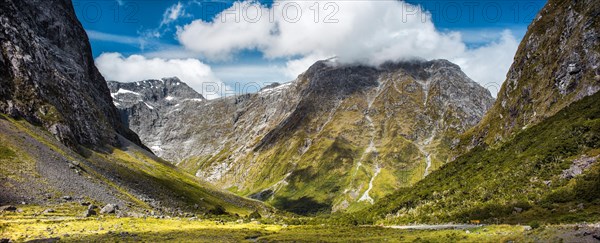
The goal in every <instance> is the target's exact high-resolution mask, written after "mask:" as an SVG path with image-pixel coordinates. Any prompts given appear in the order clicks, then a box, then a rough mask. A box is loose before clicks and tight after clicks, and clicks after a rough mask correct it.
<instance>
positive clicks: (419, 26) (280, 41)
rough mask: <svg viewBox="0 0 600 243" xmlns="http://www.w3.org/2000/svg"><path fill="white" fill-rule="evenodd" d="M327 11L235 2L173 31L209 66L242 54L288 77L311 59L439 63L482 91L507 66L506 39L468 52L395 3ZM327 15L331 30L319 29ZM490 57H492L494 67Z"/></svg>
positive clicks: (339, 4)
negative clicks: (253, 53)
mask: <svg viewBox="0 0 600 243" xmlns="http://www.w3.org/2000/svg"><path fill="white" fill-rule="evenodd" d="M327 3H330V5H325V4H326V3H325V2H319V6H318V7H319V8H318V9H319V11H318V14H315V13H316V11H315V6H316V5H315V2H309V1H298V2H290V1H285V0H276V1H275V2H274V3H273V5H272V7H271V8H268V7H266V6H264V5H261V4H260V3H257V2H254V1H249V2H242V3H240V2H238V3H236V4H234V5H233V6H232V7H231V8H229V9H227V10H225V11H223V12H222V13H220V14H219V15H217V16H216V17H215V18H214V19H213V20H212V21H209V22H207V21H203V20H196V21H193V22H191V23H190V24H188V25H185V26H183V27H179V28H178V31H177V38H178V40H179V42H180V43H181V44H182V45H183V46H184V47H185V48H186V49H188V50H189V51H192V52H194V53H197V54H198V55H200V56H202V57H205V58H208V59H211V60H227V59H229V58H231V57H232V56H233V55H234V54H236V53H238V52H240V51H244V50H258V51H260V52H262V53H263V55H264V56H265V57H266V58H273V59H277V58H286V59H290V58H291V60H290V61H288V63H287V67H288V69H287V71H288V75H287V76H288V77H292V76H293V77H295V76H296V75H298V74H299V73H300V72H302V71H304V70H306V68H308V66H310V65H311V64H312V63H313V61H315V60H316V58H321V59H322V58H327V57H332V56H337V57H338V60H339V61H341V62H345V63H354V62H360V63H367V64H373V65H377V64H380V63H382V62H385V61H389V60H392V61H395V60H403V59H410V58H424V59H438V58H443V59H448V60H450V61H454V62H460V63H458V64H459V65H464V66H463V68H464V70H465V72H466V73H467V74H468V75H469V76H471V77H472V78H473V79H474V80H476V81H478V82H479V83H480V84H482V85H484V86H486V84H487V83H489V82H490V81H491V82H496V81H497V80H503V79H504V77H505V75H506V72H507V71H508V67H509V66H510V63H511V62H512V56H511V58H510V60H509V58H507V57H508V56H510V55H512V54H514V51H516V48H517V45H516V44H515V43H516V41H515V40H514V37H513V36H512V35H511V34H510V33H509V32H505V33H504V34H503V35H502V38H500V40H498V41H496V42H493V43H492V44H489V45H485V46H483V47H481V48H477V49H469V48H467V45H466V44H465V42H464V40H463V38H462V35H461V33H460V32H446V31H440V30H438V29H437V28H436V27H435V25H434V24H433V22H432V21H431V14H430V13H428V12H425V11H423V10H422V9H421V8H420V7H418V6H415V5H411V4H407V3H404V2H402V1H328V2H327ZM298 6H299V9H300V12H301V13H302V14H301V15H298V14H297V13H298V11H296V10H297V9H296V7H298ZM257 10H259V11H257ZM286 10H287V11H286ZM335 10H338V11H337V12H335ZM286 12H287V15H285V14H284V13H286ZM257 13H260V14H259V15H260V17H258V16H259V15H258V14H257ZM331 13H335V14H334V15H330V14H331ZM328 15H329V16H330V17H331V18H329V19H328V20H330V21H329V22H334V23H326V22H325V20H326V17H327V16H328ZM296 17H298V18H296ZM296 20H297V21H296ZM315 20H317V21H316V22H315ZM332 20H333V21H332ZM507 54H508V55H507ZM490 55H496V56H494V60H491V59H492V58H489V57H490ZM486 56H487V59H485V57H486Z"/></svg>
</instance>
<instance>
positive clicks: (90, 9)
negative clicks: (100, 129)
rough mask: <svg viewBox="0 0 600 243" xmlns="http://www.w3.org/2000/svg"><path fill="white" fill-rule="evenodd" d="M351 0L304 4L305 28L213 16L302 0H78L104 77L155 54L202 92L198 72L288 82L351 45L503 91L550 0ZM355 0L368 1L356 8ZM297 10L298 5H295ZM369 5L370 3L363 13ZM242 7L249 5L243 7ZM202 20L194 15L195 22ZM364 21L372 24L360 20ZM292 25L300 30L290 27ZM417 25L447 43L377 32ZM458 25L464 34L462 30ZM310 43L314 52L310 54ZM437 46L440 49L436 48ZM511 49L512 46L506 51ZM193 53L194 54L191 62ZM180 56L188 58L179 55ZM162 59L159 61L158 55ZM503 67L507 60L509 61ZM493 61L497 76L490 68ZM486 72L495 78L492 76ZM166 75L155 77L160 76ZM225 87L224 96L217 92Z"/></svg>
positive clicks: (364, 56)
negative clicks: (236, 0)
mask: <svg viewBox="0 0 600 243" xmlns="http://www.w3.org/2000/svg"><path fill="white" fill-rule="evenodd" d="M349 2H350V1H346V2H329V1H320V2H319V1H306V0H304V1H300V2H298V3H301V4H304V5H310V6H309V7H307V8H305V9H304V12H303V15H302V16H301V18H303V19H302V20H301V21H299V22H298V23H302V22H303V21H304V20H305V19H306V18H310V19H311V20H312V19H313V18H315V19H317V18H318V19H319V21H320V22H323V23H315V26H314V27H312V25H306V24H304V25H302V24H297V25H296V26H297V27H296V26H294V25H291V24H290V25H284V24H281V23H278V24H271V25H269V24H265V25H264V28H263V27H260V26H261V25H260V24H250V25H244V26H241V27H240V26H238V27H232V26H235V25H231V24H228V25H226V24H219V23H215V24H211V23H213V22H219V21H215V20H214V18H215V17H217V19H219V16H221V15H219V14H220V13H221V12H222V11H223V10H226V9H228V10H232V9H234V10H246V11H250V13H249V14H247V15H252V13H254V12H252V11H253V10H255V9H257V8H256V6H260V7H263V8H265V9H272V10H273V12H274V13H279V12H281V11H283V10H278V8H282V7H281V6H282V5H285V7H286V9H288V12H287V13H288V15H290V14H289V13H290V12H289V11H290V10H289V9H290V8H287V7H288V4H289V3H294V4H295V2H292V1H283V2H281V1H280V2H277V3H276V4H275V6H273V2H272V1H260V4H258V3H254V5H255V6H254V8H250V7H249V8H245V7H246V6H250V5H233V1H228V0H217V1H202V0H145V1H140V0H132V1H130V0H74V1H73V3H74V7H75V11H76V13H77V16H78V18H79V19H80V21H81V22H82V24H83V26H84V28H85V29H86V31H87V32H88V36H89V37H90V42H91V44H92V49H93V54H94V57H95V58H99V59H97V64H98V63H99V62H104V63H100V64H106V65H100V64H99V65H98V66H99V69H100V71H101V72H102V73H103V75H104V76H105V77H107V76H108V77H107V79H111V78H112V79H114V78H120V79H127V80H119V81H134V80H135V78H136V77H135V76H133V77H132V76H131V75H135V73H133V74H131V75H129V74H121V72H126V71H127V70H121V69H119V66H118V65H116V64H114V65H110V64H111V63H114V62H113V61H111V60H118V61H122V62H123V63H122V64H123V65H120V66H126V65H125V64H127V65H130V66H127V67H130V69H131V67H137V66H133V65H141V66H139V67H140V69H144V68H145V69H148V67H153V66H148V61H149V60H152V59H160V60H161V61H163V62H164V63H167V64H168V65H165V69H169V67H172V68H171V69H172V70H169V71H168V72H164V75H172V74H177V70H187V69H188V68H192V69H194V68H195V69H198V70H197V71H196V72H195V73H192V74H188V75H183V76H187V77H189V78H188V79H190V80H183V81H185V82H188V83H192V86H193V87H194V88H195V89H196V90H199V91H200V92H203V93H204V91H202V89H203V88H204V87H203V86H202V85H201V83H202V82H203V81H201V80H200V81H199V80H195V79H206V80H210V81H215V82H223V83H224V84H225V85H228V86H230V87H229V88H232V89H236V90H239V89H240V87H236V86H239V85H236V83H241V86H243V84H244V83H248V82H262V83H269V82H275V81H278V82H286V81H290V80H292V79H293V77H294V75H297V74H299V73H298V72H301V71H299V70H302V69H303V68H305V67H306V66H307V65H308V63H311V62H312V61H314V60H316V59H319V58H321V57H327V55H336V56H343V55H346V54H347V53H350V54H347V55H348V57H347V60H348V61H349V62H350V61H351V62H356V61H360V62H363V61H364V62H369V63H377V62H379V61H382V60H379V59H380V58H377V57H373V54H372V52H373V51H379V50H384V49H385V50H387V49H390V50H397V51H396V53H395V54H396V56H398V58H403V57H404V58H405V57H407V55H409V54H408V53H409V52H410V55H411V56H414V57H418V56H420V57H423V58H426V59H431V58H446V59H449V60H451V61H454V62H456V63H458V64H459V65H461V66H463V65H464V66H465V67H463V69H464V70H465V72H466V73H467V74H468V75H469V76H470V77H471V78H473V79H474V80H476V81H477V82H479V83H480V84H482V85H483V86H486V87H488V88H490V90H491V91H492V93H494V92H495V91H496V90H494V89H497V86H499V85H500V84H499V83H501V82H502V81H501V80H503V79H504V77H503V76H504V75H505V73H504V74H502V71H503V70H504V69H507V67H508V66H509V65H510V62H511V60H512V57H511V55H514V52H515V51H516V47H517V45H518V42H519V41H520V40H521V39H522V38H523V36H524V34H525V32H526V30H527V26H528V25H529V23H530V22H531V21H532V20H533V18H534V17H535V16H536V14H537V12H538V11H539V10H540V9H541V8H542V7H543V6H544V4H545V3H546V1H545V0H532V1H505V0H496V1H490V0H486V1H441V0H408V1H406V3H408V5H398V4H393V2H394V1H388V0H380V1H376V3H372V2H367V1H362V2H361V1H353V2H352V3H349ZM327 3H333V4H331V5H335V6H329V5H326V4H327ZM304 5H303V6H304ZM354 5H364V6H358V7H355V6H354ZM378 5H382V6H378ZM383 5H385V6H383ZM236 6H237V7H236ZM242 6H244V7H242ZM298 6H299V5H298ZM315 6H316V8H315ZM403 6H406V7H403ZM415 6H421V7H422V8H423V9H424V10H425V11H426V12H418V11H417V10H415V9H413V8H412V7H415ZM292 7H294V6H292ZM291 9H292V12H294V11H293V10H294V8H291ZM315 9H318V13H319V14H318V17H315V15H314V14H312V13H310V11H316V10H315ZM362 9H364V12H363V11H362ZM394 11H395V12H394ZM241 12H243V11H240V12H237V13H238V14H239V13H241ZM307 12H308V13H307ZM226 13H232V12H230V11H229V12H226ZM315 13H316V12H315ZM233 15H235V14H233ZM291 15H294V14H291ZM295 16H298V15H295ZM328 16H330V19H334V20H337V21H338V23H333V24H329V25H328V26H326V27H323V26H324V25H326V24H324V22H325V20H326V18H327V17H328ZM331 16H333V17H331ZM380 16H392V18H390V19H391V20H387V21H388V22H384V23H383V24H382V22H379V21H380V20H379V17H380ZM394 16H396V17H394ZM400 16H402V17H400ZM221 17H223V16H221ZM225 17H226V18H228V19H227V20H230V19H232V18H233V19H235V18H236V16H227V15H225ZM237 17H238V18H240V19H241V22H244V21H245V20H246V19H245V18H244V17H246V16H241V17H240V16H237ZM249 19H251V17H249ZM263 19H267V17H264V15H263ZM298 19H300V17H298ZM386 19H387V18H386ZM405 19H406V20H407V21H406V23H403V24H395V23H389V22H393V21H396V22H402V20H405ZM286 20H287V19H286ZM355 20H356V21H358V20H360V23H358V24H356V23H353V24H350V23H348V22H351V21H355ZM415 20H422V21H421V22H428V23H427V24H423V23H418V22H419V21H416V22H415ZM194 21H196V22H195V23H194ZM370 21H372V24H371V23H369V22H370ZM246 22H247V21H246ZM364 22H367V23H364ZM242 24H243V23H242ZM246 24H248V23H246ZM369 24H371V25H369ZM238 25H239V24H238ZM354 25H355V26H357V27H356V30H352V28H354ZM363 25H365V26H367V28H361V27H360V26H363ZM288 26H291V27H288ZM430 26H433V28H435V30H428V29H429V27H430ZM338 27H339V28H338ZM265 28H267V29H268V30H266V29H265ZM279 28H281V31H282V33H283V34H282V35H281V36H277V37H274V39H273V40H272V41H271V40H270V39H269V40H266V39H268V38H267V36H268V35H269V33H273V31H274V30H277V31H279ZM286 28H288V29H289V28H292V30H291V31H290V30H288V29H286ZM369 28H372V29H377V28H382V29H385V30H386V31H388V32H383V33H381V31H371V30H370V29H369ZM414 28H417V29H418V28H423V29H425V30H427V31H423V36H425V37H423V38H425V42H427V43H429V40H431V43H432V44H431V45H439V46H426V47H423V48H424V49H423V50H422V51H420V50H418V49H419V48H421V46H419V45H416V46H415V44H414V43H417V44H418V43H419V41H423V38H417V40H416V41H413V42H410V41H408V40H407V41H406V42H407V43H406V45H398V44H397V43H390V42H385V41H382V40H381V37H380V36H379V35H381V36H383V37H385V36H386V34H387V35H395V34H398V33H409V34H408V35H410V36H409V37H410V38H412V36H415V35H421V33H420V32H410V31H411V30H412V29H414ZM178 29H179V31H178ZM338 29H339V32H340V33H341V34H340V35H336V34H331V32H338ZM260 31H269V32H264V33H266V34H264V35H265V40H262V38H261V36H260V35H258V34H257V33H259V32H260ZM286 31H287V32H286ZM319 31H321V32H319ZM323 31H324V32H323ZM344 31H345V32H344ZM428 31H429V32H428ZM285 33H288V34H285ZM289 33H291V34H289ZM305 33H306V34H305ZM415 33H417V34H415ZM452 33H458V34H459V35H460V38H457V37H456V36H455V35H453V34H452ZM310 34H313V35H323V36H324V38H323V40H324V42H325V43H324V44H322V45H321V44H319V41H320V40H319V39H318V37H314V36H313V37H312V38H313V39H310V37H307V38H309V39H307V40H306V41H304V39H305V38H304V35H306V36H308V35H310ZM254 35H258V36H254ZM275 35H277V34H275ZM286 35H288V36H286ZM369 35H377V36H378V37H377V38H375V37H373V38H370V37H368V36H369ZM337 37H339V38H340V39H339V40H337V41H338V42H340V45H341V47H338V46H340V45H337V43H336V42H334V41H333V42H332V41H331V40H329V39H335V38H337ZM325 38H329V39H325ZM355 38H356V41H357V43H363V44H364V45H367V46H368V47H371V45H372V43H377V44H375V45H379V46H376V47H373V48H374V49H372V50H371V49H365V48H363V49H365V51H364V52H362V53H361V52H357V51H355V49H361V45H357V46H356V47H355V48H354V47H353V46H352V45H351V44H348V43H347V42H348V41H349V39H355ZM238 39H239V40H238ZM405 39H407V37H402V38H400V39H397V41H396V42H402V41H403V40H405ZM294 41H296V42H294ZM330 42H331V43H330ZM271 43H276V44H271ZM305 43H306V44H307V45H310V44H311V43H312V44H313V45H314V46H307V47H306V48H301V47H298V46H299V45H304V44H305ZM365 43H368V44H365ZM411 43H412V44H411ZM457 43H462V44H463V45H464V47H465V50H462V51H460V52H452V51H449V52H448V53H445V52H446V50H447V49H452V48H456V49H461V47H460V45H458V47H456V45H457ZM364 45H363V46H364ZM311 48H312V49H315V51H314V52H312V51H311V50H312V49H311ZM427 48H428V49H427ZM414 49H417V50H414ZM407 50H410V51H407ZM439 50H442V51H439ZM369 52H370V53H369ZM388 52H389V51H388ZM388 52H385V53H388ZM107 53H112V54H113V55H112V56H107V55H105V56H104V57H102V54H107ZM405 53H406V55H405ZM432 53H433V54H432ZM436 53H440V54H439V55H437V54H436ZM504 53H508V54H506V55H505V54H504ZM117 54H118V55H117ZM392 54H394V52H392ZM496 54H497V55H498V60H497V62H498V64H497V65H496V64H490V67H481V68H478V67H476V66H477V65H475V64H477V63H481V59H482V58H483V57H484V56H488V58H494V55H496ZM132 55H139V56H141V57H140V58H138V59H136V60H137V61H133V60H131V59H129V58H130V57H131V56H132ZM396 56H394V55H390V56H385V58H388V59H394V58H395V57H396ZM111 58H112V59H111ZM382 58H384V57H382ZM190 59H193V62H191V61H190ZM500 59H502V60H500ZM177 60H180V61H181V62H176V61H177ZM183 60H187V61H190V62H187V61H183ZM155 61H156V60H155ZM141 63H144V64H141ZM154 64H155V65H158V66H160V62H157V63H154ZM300 64H302V65H300ZM177 65H180V66H181V67H179V66H177ZM495 66H502V68H497V67H495ZM292 67H295V68H292ZM486 68H487V69H489V70H487V69H486ZM492 69H493V72H494V74H490V73H491V72H492V71H491V70H492ZM207 70H208V71H207ZM140 73H141V74H143V75H140V76H142V77H140V79H142V78H148V77H153V76H145V75H158V76H160V75H161V74H162V73H161V72H159V71H156V70H154V72H142V71H140ZM149 73H153V74H149ZM486 75H494V76H490V77H488V76H486ZM158 76H157V77H154V78H160V77H158ZM176 76H179V75H176ZM498 76H500V77H498ZM180 78H181V77H180ZM222 95H224V94H220V95H217V96H222ZM225 95H227V94H225ZM214 97H216V96H214ZM214 97H213V98H214Z"/></svg>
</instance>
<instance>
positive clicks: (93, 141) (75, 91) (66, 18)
mask: <svg viewBox="0 0 600 243" xmlns="http://www.w3.org/2000/svg"><path fill="white" fill-rule="evenodd" d="M0 26H1V27H0V28H1V29H0V41H1V46H0V112H1V113H5V114H8V115H10V116H12V117H18V118H24V119H25V120H27V121H29V122H31V123H34V124H40V125H42V126H43V127H45V128H46V129H47V130H48V131H50V132H51V133H52V134H54V136H55V137H56V138H57V139H59V140H60V141H62V142H63V143H65V144H67V145H69V146H71V147H76V146H77V145H84V146H89V147H95V146H102V145H106V144H109V145H113V146H116V145H118V139H117V134H121V135H123V136H125V137H126V138H128V139H130V140H132V141H135V142H137V143H139V139H138V138H137V136H136V135H135V134H134V133H133V132H131V131H130V130H129V129H127V128H126V127H125V126H123V125H122V124H121V122H120V119H119V116H118V113H117V110H116V108H115V106H114V105H113V103H112V99H111V97H110V94H109V90H108V88H107V86H106V82H105V80H104V78H103V77H102V76H101V75H100V73H99V72H98V70H97V69H96V67H95V66H94V60H93V57H92V54H91V48H90V45H89V42H88V39H87V35H86V33H85V31H84V29H83V27H82V26H81V24H80V23H79V21H78V20H77V18H76V16H75V13H74V10H73V6H72V4H71V2H70V1H69V0H56V1H38V0H3V1H2V2H1V4H0Z"/></svg>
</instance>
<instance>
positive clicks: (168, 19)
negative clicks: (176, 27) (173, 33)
mask: <svg viewBox="0 0 600 243" xmlns="http://www.w3.org/2000/svg"><path fill="white" fill-rule="evenodd" d="M183 16H185V9H184V8H183V4H181V2H178V3H177V4H173V5H172V6H171V7H169V8H167V10H165V12H164V13H163V19H162V21H161V22H160V25H161V26H163V25H166V24H169V23H172V22H174V21H176V20H177V19H179V18H180V17H183Z"/></svg>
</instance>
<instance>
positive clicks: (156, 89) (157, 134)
mask: <svg viewBox="0 0 600 243" xmlns="http://www.w3.org/2000/svg"><path fill="white" fill-rule="evenodd" d="M108 87H109V89H110V92H111V96H112V97H113V99H114V104H115V105H116V106H117V108H119V111H120V115H121V120H123V121H124V123H125V124H126V125H127V126H128V127H129V128H131V129H132V130H134V131H136V133H137V134H138V135H139V136H140V138H142V140H143V141H144V143H145V144H146V145H148V146H149V147H151V149H152V150H153V151H154V152H155V153H156V154H157V155H159V156H163V157H165V158H169V159H171V158H173V157H171V156H169V155H168V154H165V151H164V150H163V149H162V139H167V138H168V137H169V136H172V135H176V134H175V133H177V131H178V130H179V129H177V128H176V127H180V126H185V124H186V123H179V122H184V121H179V120H178V119H177V118H175V117H173V116H171V115H169V114H174V113H177V112H179V111H180V109H181V106H182V105H185V104H186V103H191V104H195V103H198V102H203V101H205V99H204V97H203V96H202V95H201V94H199V93H197V92H196V91H195V90H194V89H192V88H191V87H189V86H188V85H187V84H185V83H183V82H181V81H180V80H179V79H178V78H164V79H161V80H146V81H141V82H135V83H119V82H114V81H110V82H108ZM190 125H191V124H190ZM172 126H175V127H172ZM172 145H173V146H175V147H177V146H178V144H172ZM173 152H177V151H173Z"/></svg>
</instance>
